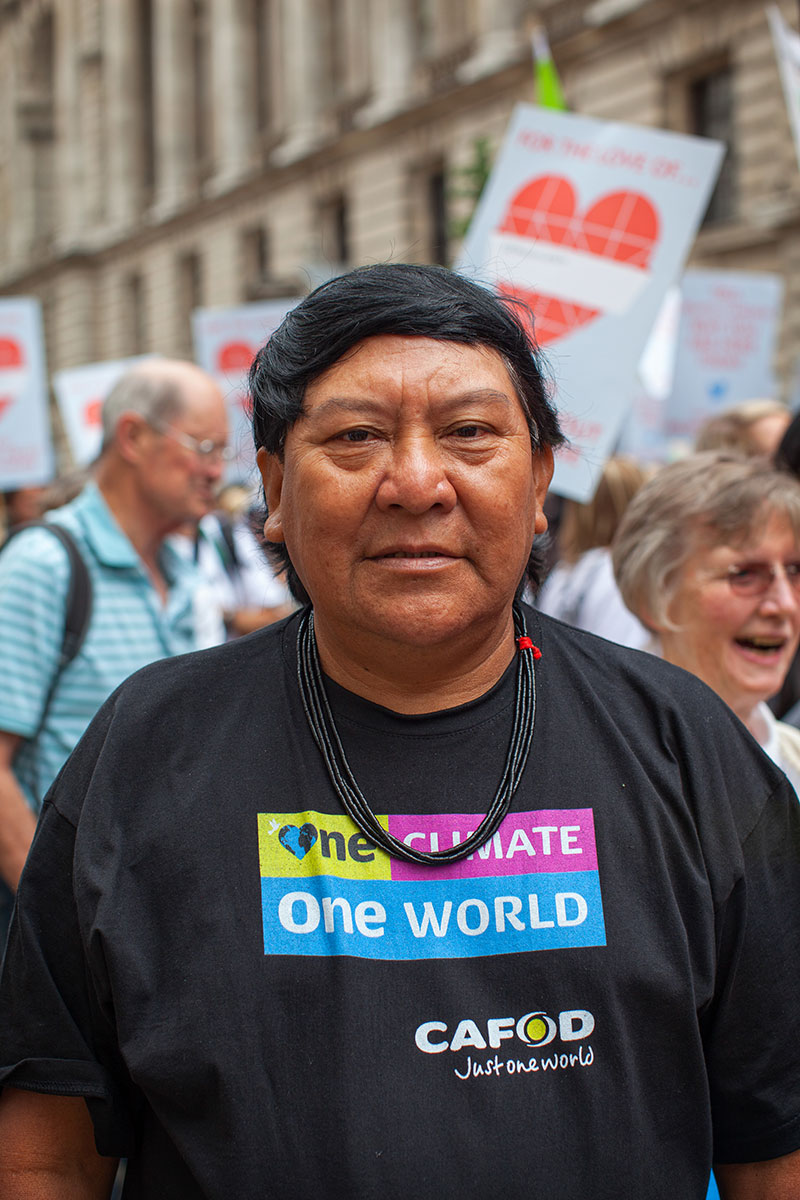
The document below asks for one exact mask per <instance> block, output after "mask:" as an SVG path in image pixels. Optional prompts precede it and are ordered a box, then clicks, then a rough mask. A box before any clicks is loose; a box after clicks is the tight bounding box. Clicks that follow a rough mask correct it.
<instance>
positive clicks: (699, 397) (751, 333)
mask: <svg viewBox="0 0 800 1200" xmlns="http://www.w3.org/2000/svg"><path fill="white" fill-rule="evenodd" d="M681 294H682V303H681V321H680V327H679V332H678V350H677V355H676V360H675V378H674V381H673V386H672V394H671V396H670V398H669V400H668V401H667V404H666V405H665V418H664V436H665V437H666V439H667V443H668V447H669V453H670V456H671V457H675V456H676V455H679V454H682V453H686V452H687V451H689V450H691V448H692V444H693V442H694V439H695V435H696V433H697V431H698V429H699V428H700V426H701V425H702V424H703V422H704V421H706V420H707V419H708V418H709V417H711V416H714V414H715V413H718V412H720V411H721V410H722V409H724V408H729V407H730V406H731V405H732V404H737V403H738V402H739V401H740V400H753V399H756V398H758V397H762V396H775V395H776V390H777V383H776V379H775V374H774V371H773V367H772V363H773V357H774V354H775V343H776V340H777V336H778V326H779V322H780V316H781V303H782V299H783V281H782V280H781V278H780V276H778V275H766V274H759V273H756V272H754V271H687V272H686V274H685V275H684V277H683V282H682V284H681Z"/></svg>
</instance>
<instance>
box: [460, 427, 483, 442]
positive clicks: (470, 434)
mask: <svg viewBox="0 0 800 1200" xmlns="http://www.w3.org/2000/svg"><path fill="white" fill-rule="evenodd" d="M453 433H454V434H455V436H456V437H458V438H465V439H467V438H476V437H480V435H481V434H482V433H485V430H484V428H483V426H482V425H459V426H458V428H457V429H454V430H453Z"/></svg>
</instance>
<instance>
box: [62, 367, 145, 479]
mask: <svg viewBox="0 0 800 1200" xmlns="http://www.w3.org/2000/svg"><path fill="white" fill-rule="evenodd" d="M151 357H153V356H152V355H147V354H141V355H137V356H136V357H134V358H116V359H112V360H109V361H108V362H99V363H87V364H86V365H85V366H82V367H69V368H67V369H66V370H63V371H56V372H55V374H54V375H53V391H54V392H55V396H56V403H57V404H58V408H59V412H60V413H61V419H62V420H63V422H64V429H65V431H66V434H67V441H68V442H69V448H70V452H71V454H72V457H73V460H74V462H75V464H76V466H79V467H85V466H88V464H89V463H90V462H92V461H93V460H94V459H95V458H96V457H97V455H98V454H99V452H100V443H101V441H102V412H103V402H104V401H105V398H106V396H107V395H108V393H109V392H110V391H111V389H112V388H113V386H114V384H115V383H116V382H117V380H118V379H120V378H121V377H122V376H123V375H124V374H125V372H126V371H127V370H129V368H130V367H132V366H134V364H135V363H137V362H142V361H143V360H144V359H146V358H151Z"/></svg>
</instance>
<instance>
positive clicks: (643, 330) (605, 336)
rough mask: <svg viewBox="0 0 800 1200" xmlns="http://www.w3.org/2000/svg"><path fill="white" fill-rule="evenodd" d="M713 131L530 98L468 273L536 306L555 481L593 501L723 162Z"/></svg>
mask: <svg viewBox="0 0 800 1200" xmlns="http://www.w3.org/2000/svg"><path fill="white" fill-rule="evenodd" d="M722 154H723V147H722V146H721V145H720V144H719V143H717V142H712V141H709V140H708V139H702V138H692V137H685V136H683V135H681V134H676V133H671V132H667V131H664V130H660V129H648V128H645V127H636V126H631V125H621V124H617V123H612V122H607V121H597V120H594V119H593V118H590V117H581V116H576V115H573V114H570V113H564V112H557V111H555V110H552V109H543V108H534V107H533V106H531V105H518V106H517V108H516V109H515V111H514V114H513V117H512V120H511V124H510V126H509V130H508V133H507V135H506V139H505V142H504V143H503V146H502V148H501V150H500V152H499V154H498V156H497V160H496V162H495V165H494V168H493V170H492V174H491V176H490V178H489V180H488V182H487V184H486V187H485V188H484V191H483V195H482V197H481V200H480V203H479V205H478V208H477V210H476V212H475V215H474V217H473V219H472V222H471V224H470V228H469V231H468V233H467V236H466V238H465V240H464V247H463V252H462V255H461V258H460V261H459V263H458V269H460V270H461V271H463V272H464V273H465V274H471V275H473V276H475V277H476V278H477V279H479V280H480V281H482V282H485V283H491V284H493V285H494V286H495V288H496V289H497V291H498V292H499V293H500V294H501V295H503V296H506V297H508V298H509V299H510V300H512V299H516V300H521V301H524V302H525V304H526V305H527V306H528V310H526V313H525V315H524V320H526V321H527V322H528V323H529V322H530V313H532V314H533V339H534V340H535V342H536V343H538V345H539V346H540V347H542V348H543V351H544V353H545V354H546V355H547V357H548V359H549V362H550V368H551V372H550V373H551V374H552V376H553V377H554V378H555V384H556V391H555V401H556V404H557V407H558V410H559V415H560V417H561V422H562V426H563V428H564V430H565V432H566V434H567V436H568V438H569V443H568V446H567V447H566V449H565V450H564V451H562V452H561V453H560V454H559V456H558V460H557V464H556V474H555V478H554V482H553V488H554V490H555V491H556V492H559V493H560V494H561V495H564V496H571V497H572V498H574V499H576V500H582V501H586V500H588V499H590V498H591V496H592V495H593V493H594V489H595V486H596V483H597V480H598V478H599V474H600V471H601V469H602V465H603V462H604V460H605V458H607V457H608V455H609V454H610V453H612V451H613V448H614V445H615V443H616V440H617V437H618V435H619V431H620V429H621V426H622V423H623V422H624V420H625V417H626V415H627V413H628V411H629V409H630V407H631V404H632V402H633V399H634V396H635V394H636V392H637V369H638V364H639V360H640V358H641V356H642V353H643V351H644V348H645V343H646V341H647V338H648V335H649V333H650V331H651V329H652V327H653V325H654V322H655V320H656V316H657V314H658V312H659V309H660V307H661V304H662V301H663V299H664V296H665V294H666V292H667V289H668V288H669V287H670V286H671V285H672V284H674V283H675V282H676V281H677V280H678V279H679V277H680V275H681V272H682V269H683V264H684V262H685V260H686V256H687V254H688V252H689V249H690V247H691V243H692V239H693V238H694V235H695V232H696V230H697V226H698V224H699V222H700V220H701V218H702V215H703V212H704V210H705V207H706V204H707V202H708V198H709V196H710V194H711V189H712V187H713V184H714V181H715V179H716V176H717V174H718V171H719V166H720V163H721V160H722Z"/></svg>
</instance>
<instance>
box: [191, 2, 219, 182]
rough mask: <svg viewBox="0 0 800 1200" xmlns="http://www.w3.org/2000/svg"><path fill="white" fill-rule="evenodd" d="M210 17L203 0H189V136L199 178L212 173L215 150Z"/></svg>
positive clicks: (203, 178) (206, 176)
mask: <svg viewBox="0 0 800 1200" xmlns="http://www.w3.org/2000/svg"><path fill="white" fill-rule="evenodd" d="M210 19H211V18H210V14H209V11H208V4H207V3H206V0H192V27H191V29H192V32H191V54H192V118H193V120H192V130H193V138H192V140H193V143H194V161H195V170H196V173H197V178H198V180H199V181H200V182H202V181H203V180H205V179H208V177H209V176H210V175H211V171H212V166H213V163H212V158H213V153H214V141H213V110H212V96H211V31H210Z"/></svg>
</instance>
